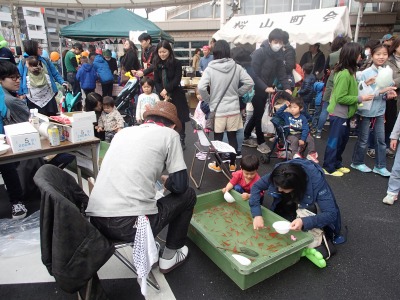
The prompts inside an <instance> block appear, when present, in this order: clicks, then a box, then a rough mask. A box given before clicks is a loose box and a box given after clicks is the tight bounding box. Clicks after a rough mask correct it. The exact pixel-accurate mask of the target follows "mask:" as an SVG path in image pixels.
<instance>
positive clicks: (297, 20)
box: [213, 7, 352, 44]
mask: <svg viewBox="0 0 400 300" xmlns="http://www.w3.org/2000/svg"><path fill="white" fill-rule="evenodd" d="M274 28H281V29H282V30H285V31H287V32H288V33H289V37H290V38H289V39H290V41H291V42H295V43H297V44H314V43H321V44H327V43H329V42H332V41H333V39H334V38H335V37H336V36H338V35H343V36H348V37H350V38H351V37H352V34H351V29H350V20H349V11H348V9H347V7H334V8H324V9H314V10H302V11H293V12H283V13H275V14H267V15H252V16H236V17H233V18H232V19H230V20H229V21H228V22H227V23H226V24H225V25H224V26H223V27H222V28H221V29H220V30H218V31H217V32H216V33H215V34H214V36H213V37H214V38H215V39H216V40H220V39H224V40H226V41H227V42H230V43H234V44H246V43H250V44H256V43H261V42H263V41H264V40H266V39H268V35H269V33H270V32H271V31H272V30H273V29H274Z"/></svg>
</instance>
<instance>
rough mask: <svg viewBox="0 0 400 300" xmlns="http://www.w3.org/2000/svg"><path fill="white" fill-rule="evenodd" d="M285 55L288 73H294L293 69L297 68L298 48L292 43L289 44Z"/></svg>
mask: <svg viewBox="0 0 400 300" xmlns="http://www.w3.org/2000/svg"><path fill="white" fill-rule="evenodd" d="M283 55H284V59H285V60H284V64H285V70H286V74H287V75H292V72H293V69H296V50H295V49H294V48H293V47H292V46H291V45H290V44H287V45H285V50H284V51H283Z"/></svg>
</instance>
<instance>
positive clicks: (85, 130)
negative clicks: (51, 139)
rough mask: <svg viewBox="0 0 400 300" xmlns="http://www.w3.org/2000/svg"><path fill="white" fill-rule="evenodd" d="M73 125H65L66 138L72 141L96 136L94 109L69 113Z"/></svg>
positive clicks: (80, 140) (81, 140)
mask: <svg viewBox="0 0 400 300" xmlns="http://www.w3.org/2000/svg"><path fill="white" fill-rule="evenodd" d="M65 115H67V116H68V117H69V118H70V120H71V125H69V126H65V129H66V133H65V135H66V138H67V140H68V141H70V142H72V143H76V142H83V141H87V140H91V139H93V138H94V128H93V123H94V122H96V114H95V112H94V111H89V112H75V113H67V114H65Z"/></svg>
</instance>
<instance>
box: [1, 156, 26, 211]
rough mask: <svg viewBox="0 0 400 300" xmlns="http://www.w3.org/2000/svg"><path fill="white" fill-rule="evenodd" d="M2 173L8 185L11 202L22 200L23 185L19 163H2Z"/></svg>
mask: <svg viewBox="0 0 400 300" xmlns="http://www.w3.org/2000/svg"><path fill="white" fill-rule="evenodd" d="M0 173H1V175H2V176H3V180H4V184H5V185H6V187H7V193H8V197H9V198H10V202H11V204H16V203H18V202H19V201H22V187H21V182H20V180H19V176H18V172H17V165H16V164H15V163H9V164H3V165H0Z"/></svg>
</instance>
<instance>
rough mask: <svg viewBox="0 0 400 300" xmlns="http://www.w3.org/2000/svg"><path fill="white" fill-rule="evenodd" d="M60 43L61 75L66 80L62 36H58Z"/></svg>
mask: <svg viewBox="0 0 400 300" xmlns="http://www.w3.org/2000/svg"><path fill="white" fill-rule="evenodd" d="M58 34H60V32H59V33H58ZM58 41H59V43H60V60H61V74H62V77H63V78H64V68H63V65H64V59H63V57H62V43H61V36H60V35H59V36H58ZM65 75H66V74H65Z"/></svg>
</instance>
